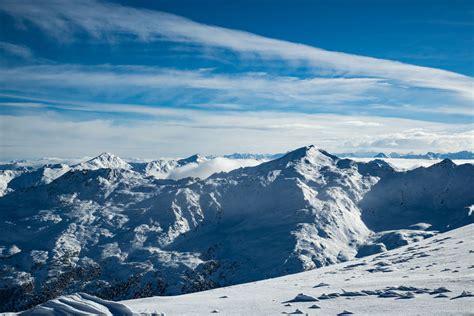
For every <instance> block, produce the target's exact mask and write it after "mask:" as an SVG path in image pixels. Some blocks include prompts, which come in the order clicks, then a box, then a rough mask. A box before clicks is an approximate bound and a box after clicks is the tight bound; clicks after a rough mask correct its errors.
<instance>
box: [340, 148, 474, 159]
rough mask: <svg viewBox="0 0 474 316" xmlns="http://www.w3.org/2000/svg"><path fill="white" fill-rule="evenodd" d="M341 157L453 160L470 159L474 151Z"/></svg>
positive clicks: (347, 155)
mask: <svg viewBox="0 0 474 316" xmlns="http://www.w3.org/2000/svg"><path fill="white" fill-rule="evenodd" d="M336 155H337V156H339V157H348V158H403V159H430V160H435V159H437V160H442V159H452V160H455V159H457V160H468V159H474V152H472V151H467V150H463V151H459V152H452V153H434V152H428V153H426V154H414V153H408V154H400V153H396V152H392V153H383V152H380V153H375V152H355V153H339V154H336Z"/></svg>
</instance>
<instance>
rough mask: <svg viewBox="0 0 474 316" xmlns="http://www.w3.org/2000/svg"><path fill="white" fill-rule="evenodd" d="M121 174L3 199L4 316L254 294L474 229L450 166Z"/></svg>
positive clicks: (94, 169) (59, 181)
mask: <svg viewBox="0 0 474 316" xmlns="http://www.w3.org/2000/svg"><path fill="white" fill-rule="evenodd" d="M101 156H102V155H101ZM101 156H99V157H101ZM122 162H124V161H123V160H121V159H120V158H118V157H115V156H112V155H109V154H107V155H106V157H101V158H100V159H97V160H95V159H92V160H90V161H88V162H87V163H85V164H82V165H81V167H78V166H74V167H73V168H72V169H71V170H70V171H68V172H66V173H65V174H63V175H61V176H59V177H57V178H56V179H55V180H54V181H52V182H50V183H44V184H42V185H36V186H31V187H27V188H20V189H17V190H15V191H13V192H10V193H8V194H6V195H5V196H3V197H2V198H0V210H1V211H0V230H1V233H0V245H1V248H0V249H1V254H0V257H1V259H0V269H1V271H2V273H1V274H0V284H1V286H0V301H1V302H2V306H1V310H2V311H14V310H22V309H25V308H28V307H31V306H33V305H35V304H38V303H41V302H44V301H46V300H48V299H51V298H53V297H56V296H58V295H63V294H71V293H75V292H81V291H82V292H87V293H90V294H93V295H96V296H99V297H101V298H104V299H113V300H119V299H130V298H136V297H147V296H151V295H170V294H180V293H188V292H196V291H201V290H206V289H211V288H215V287H221V286H227V285H232V284H237V283H242V282H248V281H254V280H261V279H266V278H271V277H276V276H281V275H286V274H289V273H295V272H300V271H305V270H310V269H313V268H319V267H322V266H326V265H330V264H334V263H337V262H343V261H347V260H350V259H352V258H354V257H356V256H362V255H367V254H373V253H377V252H381V251H384V250H386V249H392V248H395V247H398V246H402V245H404V244H407V243H410V242H415V241H417V240H420V239H423V238H425V237H430V236H433V235H434V234H435V233H436V232H434V231H432V230H431V231H430V230H429V227H430V225H432V227H433V228H434V229H440V230H447V229H450V228H452V227H458V226H461V225H465V224H468V223H472V222H473V218H474V217H473V216H471V214H472V212H471V211H469V210H470V209H469V207H471V208H472V205H473V204H474V195H472V194H469V193H470V192H469V191H468V190H469V189H468V186H467V184H468V183H469V182H470V181H471V180H472V178H473V175H474V166H472V165H461V166H456V165H454V164H450V163H449V161H446V162H443V163H441V164H438V165H435V166H433V167H430V168H421V169H417V170H414V171H410V172H404V173H400V172H396V171H395V170H394V169H393V168H392V167H391V166H390V165H389V164H387V163H386V162H384V161H382V160H375V161H371V162H368V163H363V162H355V161H352V160H349V159H339V158H338V157H336V156H333V155H331V154H329V153H327V152H326V151H324V150H321V149H318V148H316V147H314V146H308V147H303V148H300V149H297V150H295V151H293V152H290V153H288V154H286V155H285V156H283V157H281V158H279V159H276V160H272V161H268V162H264V163H261V164H259V165H257V166H252V167H246V168H240V169H235V170H232V171H229V172H221V173H216V174H214V175H212V176H210V177H208V178H206V179H202V180H201V179H197V178H184V179H180V180H172V179H157V178H156V177H153V176H150V175H149V174H146V173H144V172H142V170H144V169H139V168H137V166H136V165H135V166H134V165H132V164H128V163H126V162H125V163H122ZM193 163H195V162H194V161H192V162H188V165H189V164H193ZM145 170H146V169H145ZM447 179H448V180H449V181H448V180H447ZM471 183H472V182H471ZM463 185H466V188H464V190H462V186H463ZM415 188H420V189H418V190H416V189H415ZM459 190H461V191H459ZM456 191H458V192H456ZM373 192H382V193H383V195H384V196H377V194H375V195H374V194H373ZM441 193H442V194H443V195H442V197H441V198H439V197H438V196H437V195H439V194H441ZM400 195H402V196H403V198H402V200H401V201H402V203H399V202H400V200H399V197H400ZM435 195H436V196H435ZM416 196H418V199H417V198H416ZM406 197H409V198H408V199H407V198H406ZM441 199H442V200H443V201H444V202H443V203H446V204H445V205H448V206H449V208H447V209H446V210H444V209H443V207H442V205H441V206H440V204H439V203H441ZM451 199H456V201H455V202H454V201H453V202H449V203H448V202H447V201H448V200H451ZM384 203H386V204H384ZM397 203H398V204H397ZM385 210H388V211H386V212H385ZM468 211H469V212H468ZM398 212H402V214H403V216H401V217H400V218H398ZM433 214H436V216H435V215H433ZM446 214H448V215H449V216H446V217H445V221H444V223H443V225H442V224H441V223H440V221H441V219H442V218H443V216H445V215H446ZM380 223H382V224H380ZM383 223H386V226H384V225H383ZM388 223H390V224H388ZM447 225H450V226H447Z"/></svg>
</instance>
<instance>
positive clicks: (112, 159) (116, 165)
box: [74, 152, 131, 170]
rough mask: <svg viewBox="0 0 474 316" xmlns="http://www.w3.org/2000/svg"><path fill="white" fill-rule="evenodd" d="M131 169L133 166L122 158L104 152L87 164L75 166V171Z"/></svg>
mask: <svg viewBox="0 0 474 316" xmlns="http://www.w3.org/2000/svg"><path fill="white" fill-rule="evenodd" d="M103 168H110V169H131V166H130V165H129V164H128V163H127V162H125V161H124V160H122V158H120V157H118V156H115V155H114V154H111V153H108V152H103V153H101V154H100V155H98V156H97V157H94V158H92V159H90V160H88V161H86V162H83V163H80V164H78V165H76V166H74V169H90V170H95V169H103Z"/></svg>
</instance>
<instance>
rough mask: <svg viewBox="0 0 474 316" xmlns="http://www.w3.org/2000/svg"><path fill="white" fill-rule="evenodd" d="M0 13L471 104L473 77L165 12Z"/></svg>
mask: <svg viewBox="0 0 474 316" xmlns="http://www.w3.org/2000/svg"><path fill="white" fill-rule="evenodd" d="M0 10H2V11H3V12H5V13H7V14H9V15H11V16H13V17H15V18H17V19H19V20H21V21H27V22H29V23H32V24H34V25H36V26H37V27H39V28H41V29H42V30H44V31H45V32H47V33H48V34H51V35H53V36H55V37H57V38H59V39H62V40H64V39H70V38H71V36H73V35H74V34H80V33H86V34H89V35H90V36H93V37H95V38H98V39H114V40H119V39H123V38H124V37H125V38H134V39H136V40H140V41H153V40H168V41H174V42H180V43H193V44H198V45H202V46H208V47H218V48H224V49H228V50H232V51H234V52H237V53H241V54H245V55H246V56H249V55H250V56H254V57H255V58H262V59H269V58H270V59H283V60H286V61H289V62H300V63H304V64H307V65H308V66H310V67H312V68H314V71H315V72H318V71H322V72H324V73H325V74H328V73H329V74H331V75H333V76H334V75H336V76H365V77H375V78H383V79H388V80H393V81H397V82H400V83H403V84H406V85H411V86H417V87H425V88H433V89H441V90H449V91H453V92H456V93H458V94H460V95H461V96H462V97H464V98H467V99H469V100H472V99H473V98H474V97H473V93H472V91H473V82H474V81H473V78H471V77H468V76H464V75H461V74H457V73H453V72H449V71H445V70H441V69H434V68H428V67H420V66H415V65H410V64H404V63H400V62H396V61H390V60H384V59H376V58H370V57H364V56H358V55H352V54H347V53H341V52H333V51H327V50H324V49H320V48H316V47H311V46H308V45H303V44H298V43H292V42H288V41H282V40H277V39H272V38H267V37H263V36H259V35H256V34H252V33H248V32H243V31H238V30H232V29H226V28H222V27H217V26H210V25H205V24H202V23H197V22H194V21H192V20H189V19H186V18H183V17H180V16H176V15H173V14H168V13H164V12H158V11H152V10H146V9H136V8H131V7H125V6H121V5H118V4H114V3H107V2H99V1H94V0H85V1H58V0H55V1H45V2H42V4H41V5H38V3H37V2H36V1H32V0H30V1H13V2H10V1H6V2H1V3H0Z"/></svg>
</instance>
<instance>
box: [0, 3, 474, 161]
mask: <svg viewBox="0 0 474 316" xmlns="http://www.w3.org/2000/svg"><path fill="white" fill-rule="evenodd" d="M332 4H334V2H331V1H314V2H307V1H297V2H289V1H276V2H272V4H269V3H268V2H266V1H256V2H253V1H252V2H244V3H241V2H239V3H232V2H220V1H215V0H202V1H188V0H183V1H173V2H171V1H164V0H163V1H154V2H148V1H126V0H117V1H98V0H86V1H45V2H43V3H42V4H41V6H38V5H37V3H35V1H32V0H24V1H13V2H12V1H7V0H0V21H1V23H2V26H3V27H2V29H1V30H0V74H1V75H0V82H1V84H2V88H0V110H1V113H0V128H1V132H2V133H1V134H2V136H1V142H0V146H1V147H0V148H1V151H0V160H7V159H10V160H11V159H24V158H28V157H48V156H49V157H67V158H70V157H80V156H88V155H90V154H91V153H94V152H105V151H106V152H113V153H114V154H117V155H118V156H124V157H185V156H189V155H190V154H191V153H196V152H203V153H210V154H213V155H223V154H225V153H235V152H237V153H281V152H286V151H289V150H291V149H294V148H298V147H301V146H304V145H306V144H317V145H318V147H320V148H323V149H325V150H328V151H329V152H335V153H341V152H342V153H346V152H384V153H389V152H399V153H408V152H415V153H426V152H430V151H431V152H458V151H462V150H467V151H473V150H474V90H473V86H474V78H473V75H474V59H473V58H472V45H473V44H474V36H473V34H474V22H473V17H474V9H473V6H472V3H471V2H470V1H464V0H459V1H454V2H453V1H449V2H448V1H432V2H429V3H427V2H426V1H421V0H420V1H412V2H409V1H403V0H400V1H387V2H383V3H379V2H376V1H369V0H364V1H361V2H357V4H356V3H353V2H351V1H338V2H337V4H339V6H334V5H332ZM210 8H212V9H210ZM361 41H362V42H361Z"/></svg>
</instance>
